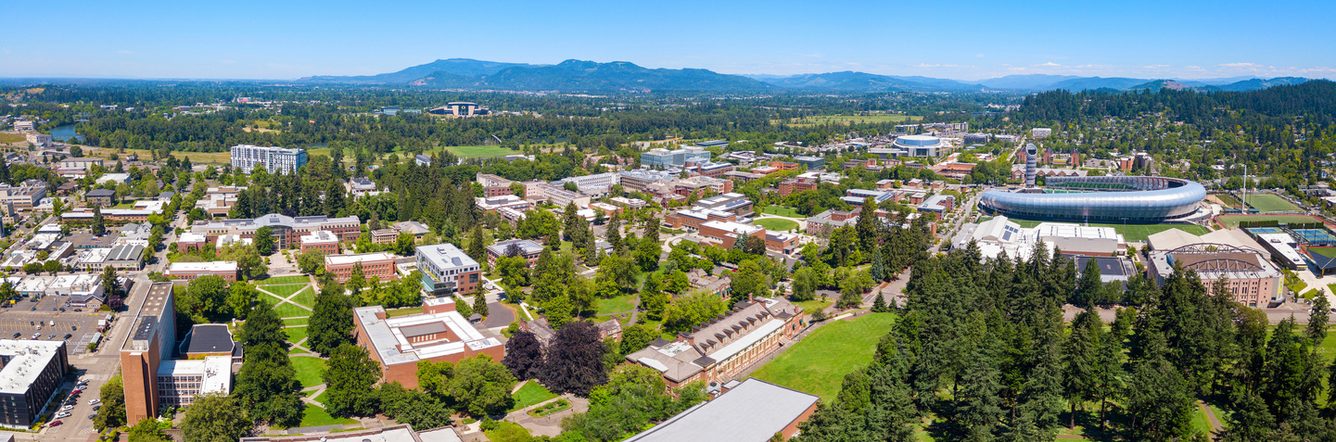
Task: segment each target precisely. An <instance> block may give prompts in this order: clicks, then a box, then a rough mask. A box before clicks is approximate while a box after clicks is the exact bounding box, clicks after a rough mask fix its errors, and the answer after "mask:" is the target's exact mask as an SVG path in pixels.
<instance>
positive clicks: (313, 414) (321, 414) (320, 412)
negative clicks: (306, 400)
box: [301, 404, 357, 427]
mask: <svg viewBox="0 0 1336 442" xmlns="http://www.w3.org/2000/svg"><path fill="white" fill-rule="evenodd" d="M353 423H357V421H355V420H352V419H344V418H341V417H334V416H330V415H329V413H326V412H325V409H324V408H320V407H317V406H315V405H311V404H306V410H303V411H302V423H301V426H303V427H321V426H325V425H347V424H353Z"/></svg>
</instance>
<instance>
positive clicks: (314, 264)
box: [297, 250, 325, 275]
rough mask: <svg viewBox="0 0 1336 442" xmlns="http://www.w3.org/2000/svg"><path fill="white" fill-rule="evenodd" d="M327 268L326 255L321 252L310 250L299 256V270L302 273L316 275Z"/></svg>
mask: <svg viewBox="0 0 1336 442" xmlns="http://www.w3.org/2000/svg"><path fill="white" fill-rule="evenodd" d="M324 267H325V254H324V253H321V252H320V251H319V250H308V251H305V252H302V253H301V254H300V255H297V268H298V269H299V270H301V272H302V273H305V274H308V275H314V274H317V273H320V272H321V271H322V270H323V269H324Z"/></svg>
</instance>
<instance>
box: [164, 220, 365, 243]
mask: <svg viewBox="0 0 1336 442" xmlns="http://www.w3.org/2000/svg"><path fill="white" fill-rule="evenodd" d="M266 226H268V227H269V228H270V229H271V230H273V233H274V241H275V243H276V244H277V245H278V247H279V248H287V247H288V244H294V243H296V242H297V241H299V240H300V239H301V237H302V236H303V235H307V234H310V233H313V232H315V231H318V230H327V231H329V232H330V233H333V234H334V236H336V237H338V238H339V241H341V242H351V241H356V240H357V237H358V235H361V234H362V221H361V220H359V219H357V217H356V216H345V217H342V218H330V217H327V216H287V215H279V214H277V213H271V214H268V215H264V216H261V217H259V218H253V219H245V218H238V219H223V220H216V221H210V220H200V221H195V224H194V225H192V226H190V231H191V232H193V233H196V234H200V235H204V236H205V238H206V240H207V241H209V242H213V241H217V240H218V237H220V236H225V235H237V236H238V237H239V238H255V231H256V230H259V229H260V228H261V227H266Z"/></svg>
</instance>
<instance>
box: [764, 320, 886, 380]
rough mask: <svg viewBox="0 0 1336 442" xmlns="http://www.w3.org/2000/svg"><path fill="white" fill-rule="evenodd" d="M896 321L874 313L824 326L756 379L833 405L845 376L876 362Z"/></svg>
mask: <svg viewBox="0 0 1336 442" xmlns="http://www.w3.org/2000/svg"><path fill="white" fill-rule="evenodd" d="M895 319H896V315H895V314H894V313H870V314H867V315H863V316H860V317H857V318H854V319H850V320H844V321H835V322H833V323H830V324H826V325H824V326H821V327H820V328H818V329H816V330H814V331H812V333H811V334H809V335H807V337H805V338H803V339H802V340H801V341H798V343H797V344H793V346H792V347H790V348H789V349H788V350H786V351H784V353H782V354H780V355H779V356H778V357H776V358H775V359H774V360H772V361H770V362H769V363H766V364H765V366H763V367H761V369H760V370H757V371H756V372H755V373H752V377H754V378H757V379H760V380H763V381H766V382H770V383H773V384H776V385H780V386H784V387H788V388H792V389H794V390H798V391H801V392H805V393H811V394H815V395H817V396H819V397H821V399H822V400H824V401H826V402H830V401H831V400H833V399H835V395H837V394H839V392H840V384H841V383H843V382H844V376H845V375H848V374H849V373H851V372H853V371H854V370H857V369H859V368H862V367H864V366H866V365H867V364H868V363H869V362H872V356H873V354H875V353H876V351H877V342H878V341H880V340H881V338H882V336H885V335H886V333H887V332H888V331H890V330H891V325H892V324H894V323H895Z"/></svg>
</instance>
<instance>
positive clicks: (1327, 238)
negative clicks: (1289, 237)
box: [1294, 229, 1336, 246]
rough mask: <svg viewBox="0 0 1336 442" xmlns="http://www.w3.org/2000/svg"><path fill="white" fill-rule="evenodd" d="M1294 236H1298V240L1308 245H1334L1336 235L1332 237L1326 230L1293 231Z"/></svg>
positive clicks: (1335, 243)
mask: <svg viewBox="0 0 1336 442" xmlns="http://www.w3.org/2000/svg"><path fill="white" fill-rule="evenodd" d="M1294 234H1295V235H1299V239H1300V240H1302V241H1303V242H1305V243H1308V244H1312V245H1318V246H1329V245H1336V235H1332V234H1331V232H1328V231H1327V230H1326V229H1294Z"/></svg>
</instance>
